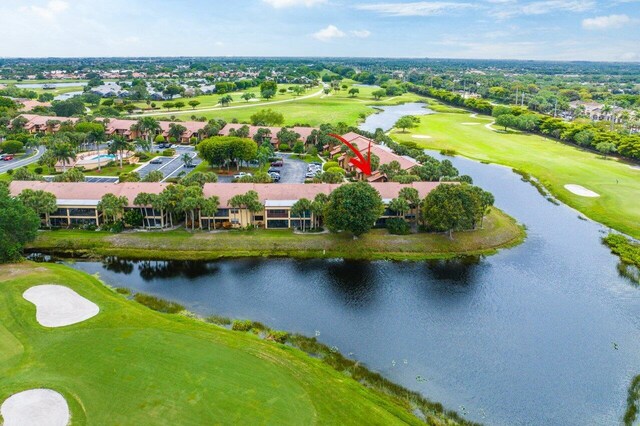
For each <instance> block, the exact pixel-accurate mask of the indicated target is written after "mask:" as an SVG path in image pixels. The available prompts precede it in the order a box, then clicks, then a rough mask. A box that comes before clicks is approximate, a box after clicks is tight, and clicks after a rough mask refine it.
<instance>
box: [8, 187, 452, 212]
mask: <svg viewBox="0 0 640 426" xmlns="http://www.w3.org/2000/svg"><path fill="white" fill-rule="evenodd" d="M439 184H440V183H439V182H413V183H411V184H401V183H398V182H374V183H370V185H371V186H372V187H374V188H375V189H376V190H377V191H378V192H379V193H380V196H381V197H382V198H383V199H391V198H395V197H397V196H398V193H399V192H400V189H402V188H405V187H410V188H415V189H417V190H418V193H419V194H420V197H421V198H424V197H426V195H427V194H428V193H429V192H430V191H432V190H433V189H434V188H436V187H437V186H438V185H439ZM168 185H170V184H167V183H157V182H127V183H118V184H113V183H88V182H40V181H13V182H11V184H10V185H9V189H10V191H11V194H12V195H14V196H17V195H18V194H20V193H21V192H22V191H23V190H25V189H33V190H43V191H47V192H51V193H52V194H54V195H55V196H56V198H57V199H58V200H93V201H99V200H100V199H101V198H102V196H104V195H105V194H109V193H111V194H114V195H117V196H125V197H127V198H128V199H129V206H130V207H133V206H134V205H133V200H134V199H135V198H136V196H137V195H138V194H139V193H142V192H147V193H151V194H159V193H160V192H162V190H164V189H165V188H166V187H167V186H168ZM340 185H342V184H325V183H317V184H304V183H291V184H286V183H282V184H265V183H207V184H205V185H204V189H203V192H204V195H205V196H206V197H210V196H212V195H216V196H218V197H219V198H220V205H221V206H228V203H229V200H230V199H231V198H232V197H233V196H234V195H240V194H245V193H246V192H247V191H251V190H253V191H256V192H257V193H258V196H259V197H260V201H261V202H262V203H264V202H265V201H266V200H272V201H275V200H299V199H300V198H307V199H310V200H312V199H313V198H315V196H316V195H317V194H319V193H324V194H327V195H329V194H330V193H331V191H333V190H334V189H336V188H337V187H339V186H340Z"/></svg>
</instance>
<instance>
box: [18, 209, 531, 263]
mask: <svg viewBox="0 0 640 426" xmlns="http://www.w3.org/2000/svg"><path fill="white" fill-rule="evenodd" d="M524 236H525V232H524V230H523V229H522V228H521V227H520V226H519V225H517V224H516V223H515V221H514V220H513V219H512V218H511V217H509V216H507V215H506V214H504V213H503V212H501V211H500V210H498V209H492V212H491V213H490V214H489V215H488V216H487V217H486V218H485V221H484V228H483V229H479V230H476V231H470V232H457V233H454V237H453V240H450V239H449V238H448V236H447V235H445V234H426V233H420V234H410V235H389V234H388V233H387V231H386V229H376V230H372V231H371V232H369V233H367V234H365V235H363V236H361V237H360V238H358V239H357V240H354V239H353V238H352V237H351V235H350V234H348V233H338V234H332V233H330V234H307V235H299V234H294V233H293V232H292V231H290V230H255V231H239V230H231V231H219V232H215V233H209V232H195V233H191V232H187V231H184V230H178V231H165V232H162V231H157V232H144V233H141V232H136V233H123V234H115V235H114V234H110V233H107V232H91V231H76V230H58V231H43V232H40V233H39V235H38V237H37V239H36V241H35V242H33V243H31V244H30V246H29V248H31V249H32V250H36V251H45V252H51V253H59V254H61V255H62V254H64V255H75V256H91V257H101V256H120V257H125V258H131V259H171V260H211V259H217V258H222V257H245V256H287V257H298V258H310V257H318V258H334V257H341V258H348V259H393V260H423V259H435V258H448V257H455V256H460V255H479V254H492V253H495V251H496V250H497V249H500V248H505V247H511V246H513V245H516V244H519V243H520V242H522V240H523V239H524Z"/></svg>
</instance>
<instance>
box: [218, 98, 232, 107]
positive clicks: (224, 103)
mask: <svg viewBox="0 0 640 426" xmlns="http://www.w3.org/2000/svg"><path fill="white" fill-rule="evenodd" d="M219 102H220V105H222V106H223V107H226V106H229V104H230V103H231V102H233V97H232V96H231V95H224V96H222V97H221V98H220V101H219Z"/></svg>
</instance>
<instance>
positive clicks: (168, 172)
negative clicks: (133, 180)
mask: <svg viewBox="0 0 640 426" xmlns="http://www.w3.org/2000/svg"><path fill="white" fill-rule="evenodd" d="M175 149H176V156H175V157H156V158H159V159H161V160H162V164H151V163H147V164H146V165H144V166H142V167H141V168H139V169H137V170H136V171H137V172H138V173H139V174H140V177H141V178H144V177H145V176H146V175H148V174H149V173H150V172H151V171H153V170H159V171H161V172H162V173H163V174H164V179H163V181H164V180H166V179H168V178H170V177H178V176H179V175H180V173H181V172H184V173H185V174H186V173H188V172H189V171H191V170H193V169H190V168H189V169H187V168H185V167H184V162H183V161H182V158H181V157H182V155H183V154H189V155H190V156H191V157H192V158H193V164H194V165H196V166H197V165H198V164H200V162H201V160H200V158H198V156H197V153H196V152H195V149H194V147H192V146H180V145H178V146H176V148H175ZM153 150H154V151H162V149H160V148H158V147H157V146H154V147H153Z"/></svg>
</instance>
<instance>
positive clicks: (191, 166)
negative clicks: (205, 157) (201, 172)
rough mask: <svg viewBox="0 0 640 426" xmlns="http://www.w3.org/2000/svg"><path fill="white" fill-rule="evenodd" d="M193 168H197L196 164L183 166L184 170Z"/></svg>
mask: <svg viewBox="0 0 640 426" xmlns="http://www.w3.org/2000/svg"><path fill="white" fill-rule="evenodd" d="M195 166H197V164H194V163H189V164H185V165H184V168H185V169H193V168H194V167H195Z"/></svg>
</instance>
